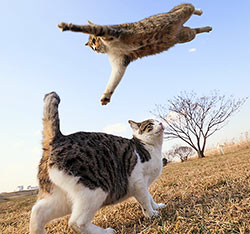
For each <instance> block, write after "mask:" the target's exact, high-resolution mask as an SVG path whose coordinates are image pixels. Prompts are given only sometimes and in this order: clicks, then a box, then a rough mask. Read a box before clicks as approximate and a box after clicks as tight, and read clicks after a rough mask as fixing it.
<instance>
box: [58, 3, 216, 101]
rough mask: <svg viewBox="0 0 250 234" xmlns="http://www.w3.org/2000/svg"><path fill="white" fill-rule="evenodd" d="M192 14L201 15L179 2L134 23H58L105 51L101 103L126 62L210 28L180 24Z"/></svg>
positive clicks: (191, 6)
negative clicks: (107, 64)
mask: <svg viewBox="0 0 250 234" xmlns="http://www.w3.org/2000/svg"><path fill="white" fill-rule="evenodd" d="M192 14H195V15H201V14H202V11H201V10H196V9H195V8H194V6H193V5H192V4H181V5H178V6H176V7H175V8H173V9H172V10H171V11H170V12H168V13H163V14H158V15H154V16H151V17H148V18H146V19H143V20H141V21H139V22H136V23H128V24H119V25H106V26H105V25H96V24H93V23H91V22H90V21H89V25H75V24H66V23H60V24H59V25H58V27H59V28H61V30H62V31H66V30H70V31H73V32H82V33H87V34H89V35H90V36H89V41H88V42H87V43H86V45H87V46H89V47H90V48H91V49H93V50H94V51H95V52H97V53H107V54H108V57H109V60H110V63H111V66H112V73H111V76H110V78H109V82H108V84H107V87H106V90H105V92H104V94H103V96H102V98H101V103H102V105H106V104H107V103H108V102H110V98H111V96H112V94H113V92H114V90H115V88H116V87H117V85H118V84H119V82H120V80H121V78H122V76H123V75H124V72H125V70H126V68H127V66H128V64H129V63H130V62H132V61H134V60H136V59H137V58H142V57H144V56H148V55H153V54H157V53H161V52H163V51H166V50H168V49H169V48H170V47H172V46H174V45H175V44H177V43H185V42H189V41H191V40H193V39H194V38H195V36H196V34H198V33H203V32H210V31H211V30H212V28H211V27H208V26H207V27H202V28H194V29H192V28H189V27H184V26H183V24H184V23H185V22H186V21H187V20H188V19H189V18H190V17H191V15H192Z"/></svg>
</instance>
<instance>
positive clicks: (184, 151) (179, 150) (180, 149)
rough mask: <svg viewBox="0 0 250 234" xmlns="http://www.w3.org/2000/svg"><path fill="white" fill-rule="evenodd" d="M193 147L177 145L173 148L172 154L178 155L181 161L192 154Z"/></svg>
mask: <svg viewBox="0 0 250 234" xmlns="http://www.w3.org/2000/svg"><path fill="white" fill-rule="evenodd" d="M192 152H193V149H192V148H191V147H188V146H177V147H176V148H175V150H174V154H175V155H177V156H178V158H179V159H180V160H181V162H185V161H187V159H188V157H189V156H190V155H191V154H192Z"/></svg>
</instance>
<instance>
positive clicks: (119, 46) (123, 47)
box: [101, 39, 138, 54]
mask: <svg viewBox="0 0 250 234" xmlns="http://www.w3.org/2000/svg"><path fill="white" fill-rule="evenodd" d="M101 40H102V42H103V44H104V45H105V46H106V48H107V53H108V54H109V53H115V54H127V53H129V52H132V51H133V50H136V49H138V47H136V46H135V45H131V44H126V43H121V41H119V40H116V39H114V40H113V41H106V40H103V39H101Z"/></svg>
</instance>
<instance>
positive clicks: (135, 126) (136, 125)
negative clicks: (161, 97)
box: [128, 120, 141, 130]
mask: <svg viewBox="0 0 250 234" xmlns="http://www.w3.org/2000/svg"><path fill="white" fill-rule="evenodd" d="M128 122H129V124H130V127H131V128H132V129H133V130H138V129H139V128H140V125H141V124H140V123H136V122H135V121H133V120H129V121H128Z"/></svg>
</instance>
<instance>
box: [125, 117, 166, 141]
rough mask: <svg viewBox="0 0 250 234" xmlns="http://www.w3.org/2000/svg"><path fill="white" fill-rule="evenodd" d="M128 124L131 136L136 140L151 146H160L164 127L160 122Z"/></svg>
mask: <svg viewBox="0 0 250 234" xmlns="http://www.w3.org/2000/svg"><path fill="white" fill-rule="evenodd" d="M128 122H129V124H130V126H131V128H132V130H133V136H134V137H136V138H137V139H139V140H141V141H142V142H145V143H147V144H151V145H155V144H159V143H160V144H162V140H163V131H164V127H163V124H162V123H161V122H159V121H157V120H153V119H148V120H145V121H142V122H141V123H137V122H134V121H132V120H129V121H128Z"/></svg>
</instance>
